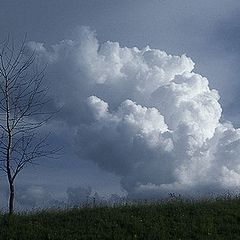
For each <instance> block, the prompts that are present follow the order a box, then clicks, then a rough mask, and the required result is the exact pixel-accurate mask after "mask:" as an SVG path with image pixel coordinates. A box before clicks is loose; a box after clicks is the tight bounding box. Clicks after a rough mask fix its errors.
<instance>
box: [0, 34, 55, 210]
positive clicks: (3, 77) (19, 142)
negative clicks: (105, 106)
mask: <svg viewBox="0 0 240 240" xmlns="http://www.w3.org/2000/svg"><path fill="white" fill-rule="evenodd" d="M15 45H16V44H15V43H14V41H13V40H10V38H9V37H8V38H7V39H6V40H5V41H4V42H3V43H1V45H0V161H1V162H0V163H1V165H0V169H1V170H2V171H3V172H4V173H5V174H6V177H7V182H8V186H9V200H8V211H9V214H12V213H13V211H14V188H15V180H16V177H17V176H18V174H19V173H20V172H21V171H22V170H23V169H24V168H25V167H26V166H27V165H28V164H34V163H35V161H36V160H37V159H39V158H44V157H50V156H53V155H54V154H56V152H57V151H58V150H57V149H53V148H51V146H50V144H49V135H48V134H45V135H44V134H43V127H44V125H45V124H46V122H47V121H48V120H49V119H50V118H51V116H52V114H51V113H49V112H47V111H46V107H47V105H48V101H49V100H48V97H47V87H46V84H44V73H45V68H41V70H39V66H38V65H39V64H38V61H37V55H36V52H35V51H31V50H29V48H28V47H27V44H26V38H24V40H23V41H22V43H21V44H20V46H18V47H17V48H16V47H15Z"/></svg>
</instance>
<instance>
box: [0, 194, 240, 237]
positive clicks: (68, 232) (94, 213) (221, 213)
mask: <svg viewBox="0 0 240 240" xmlns="http://www.w3.org/2000/svg"><path fill="white" fill-rule="evenodd" d="M0 239H1V240H5V239H8V240H10V239H11V240H48V239H49V240H50V239H51V240H55V239H59V240H60V239H63V240H76V239H81V240H82V239H111V240H114V239H124V240H127V239H144V240H145V239H149V240H154V239H164V240H166V239H214V240H216V239H217V240H218V239H224V240H226V239H234V240H235V239H240V199H239V198H234V199H230V198H227V199H218V200H203V201H195V202H194V201H191V202H190V201H181V200H174V201H167V202H164V203H151V204H133V205H132V204H131V205H126V206H118V207H94V208H81V209H69V210H45V211H40V212H35V213H28V214H17V215H13V216H12V217H11V218H9V219H7V217H6V216H5V215H3V214H2V215H0Z"/></svg>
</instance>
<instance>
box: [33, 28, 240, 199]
mask: <svg viewBox="0 0 240 240" xmlns="http://www.w3.org/2000/svg"><path fill="white" fill-rule="evenodd" d="M34 46H35V49H36V50H37V51H38V52H39V55H40V56H41V57H42V58H43V59H45V60H48V62H50V67H49V68H50V77H51V79H52V81H51V84H53V86H54V92H53V93H52V94H53V96H54V99H55V103H56V105H59V104H60V105H61V106H63V112H62V114H61V115H60V116H59V118H60V119H61V121H63V122H65V123H67V124H68V125H69V126H70V127H71V128H72V127H74V131H73V134H74V138H75V147H76V152H77V153H78V155H79V157H80V158H84V159H87V160H90V161H94V162H95V163H97V164H98V166H99V167H101V168H102V169H104V170H107V171H110V172H113V173H115V174H117V175H118V176H120V177H121V184H122V187H123V188H124V189H125V190H126V191H127V193H128V196H129V197H147V196H157V197H158V196H164V195H166V194H168V193H169V192H176V193H184V194H190V195H191V194H195V193H197V194H205V193H207V192H211V191H219V192H221V191H225V190H234V191H237V190H238V189H239V186H240V185H239V184H240V160H239V156H240V130H239V129H235V128H234V127H233V126H232V124H231V123H226V122H221V120H220V119H221V113H222V109H221V106H220V104H219V95H218V92H217V91H216V90H214V89H210V88H209V85H208V83H209V82H208V79H207V78H205V77H203V76H201V75H200V74H197V73H195V72H194V62H193V61H192V60H191V59H190V58H189V57H187V56H186V55H182V56H172V55H168V54H167V53H166V52H164V51H160V50H158V49H151V48H150V47H146V48H143V49H138V48H137V47H133V48H128V47H121V46H120V44H119V43H117V42H110V41H107V42H105V43H102V44H100V43H99V42H98V40H97V38H96V34H95V32H93V31H91V30H90V29H89V28H81V30H80V31H79V34H78V35H77V37H76V39H75V40H66V41H62V42H60V43H58V44H56V45H54V46H51V47H49V48H46V47H44V45H42V44H39V43H35V44H33V43H31V45H30V47H32V48H34Z"/></svg>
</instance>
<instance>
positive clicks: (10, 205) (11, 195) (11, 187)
mask: <svg viewBox="0 0 240 240" xmlns="http://www.w3.org/2000/svg"><path fill="white" fill-rule="evenodd" d="M13 209H14V185H13V183H11V182H10V183H9V201H8V213H9V215H12V214H13Z"/></svg>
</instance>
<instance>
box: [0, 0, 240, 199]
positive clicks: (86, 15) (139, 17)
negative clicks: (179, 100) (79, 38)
mask: <svg viewBox="0 0 240 240" xmlns="http://www.w3.org/2000/svg"><path fill="white" fill-rule="evenodd" d="M239 21H240V2H239V1H238V0H221V1H219V0H211V1H207V0H197V1H190V0H181V1H180V0H121V1H117V0H51V1H49V0H41V1H37V0H34V1H31V0H21V1H19V0H0V30H1V36H2V37H3V36H6V35H7V34H9V33H10V34H12V35H13V36H14V38H16V39H17V40H21V39H22V37H23V36H24V34H25V33H27V34H28V39H29V40H31V41H35V42H42V43H44V44H45V46H46V47H49V46H51V45H53V44H56V43H58V42H59V41H61V40H63V39H74V38H75V37H76V31H77V30H76V29H78V28H79V27H80V26H89V27H90V28H91V29H93V30H96V32H97V36H98V40H99V41H100V43H102V42H105V41H108V40H109V41H113V42H114V41H117V42H119V43H120V46H127V47H134V46H137V47H139V48H143V47H145V46H146V45H149V46H150V47H151V48H157V49H161V50H164V51H166V52H167V53H168V54H173V55H174V54H175V55H182V54H184V53H185V54H186V55H187V56H189V57H191V58H192V59H193V61H194V62H195V64H196V65H195V72H197V73H200V74H201V75H203V76H206V77H207V78H208V79H209V84H210V87H211V88H215V89H217V90H218V91H219V94H220V96H221V99H220V103H221V105H222V108H223V119H227V120H230V121H232V122H233V124H234V126H235V127H239V126H240V106H239V102H240V94H239V91H240V80H239V73H240V72H239V71H240V70H239V66H238V65H239V61H240V25H239ZM47 76H48V75H47ZM49 76H51V75H49ZM58 141H59V143H60V144H64V145H65V146H66V145H67V143H66V141H67V140H64V139H58ZM118 182H119V178H118V177H115V176H113V174H111V173H107V172H105V171H103V170H100V169H99V168H98V167H97V166H96V165H95V164H93V163H91V162H86V161H82V160H80V159H78V158H77V157H76V156H75V153H74V149H73V147H66V148H65V154H64V156H62V157H61V159H59V160H50V161H48V162H45V163H43V164H41V166H39V167H35V168H34V169H33V168H32V167H30V168H29V169H27V170H26V171H25V173H23V175H22V176H21V177H20V178H19V184H20V185H21V184H22V185H24V184H25V185H28V184H37V185H43V186H46V187H47V188H48V189H49V191H51V192H53V195H54V196H63V195H64V193H65V191H66V189H67V188H68V187H71V186H79V185H90V186H92V187H93V188H94V189H95V190H97V191H99V192H116V193H119V192H121V188H120V186H119V183H118Z"/></svg>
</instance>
